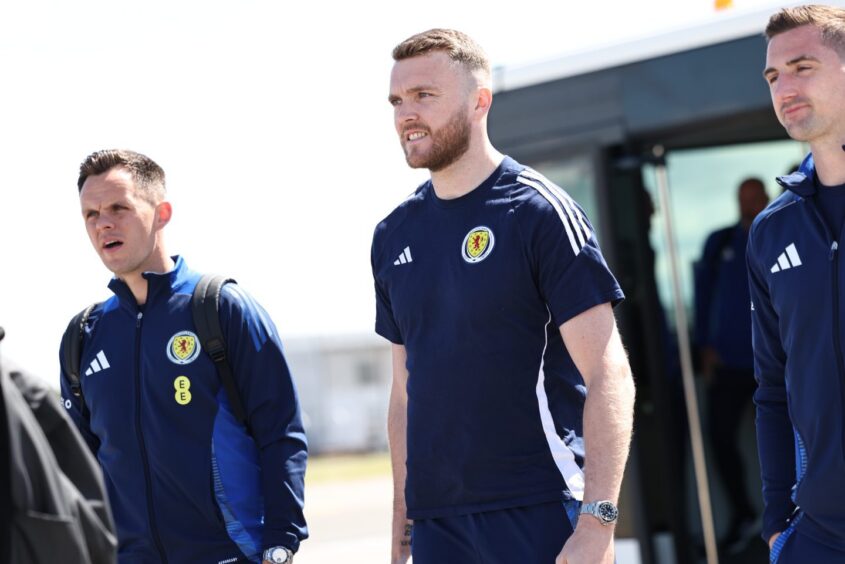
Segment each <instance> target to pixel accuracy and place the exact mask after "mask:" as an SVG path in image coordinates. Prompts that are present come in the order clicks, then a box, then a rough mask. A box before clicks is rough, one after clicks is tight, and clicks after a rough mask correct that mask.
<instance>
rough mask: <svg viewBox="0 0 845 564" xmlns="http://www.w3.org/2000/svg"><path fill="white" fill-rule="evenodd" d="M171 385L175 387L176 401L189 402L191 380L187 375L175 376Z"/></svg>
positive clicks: (186, 403) (180, 402) (183, 403)
mask: <svg viewBox="0 0 845 564" xmlns="http://www.w3.org/2000/svg"><path fill="white" fill-rule="evenodd" d="M173 387H174V388H176V403H178V404H179V405H188V404H189V403H191V381H190V380H188V377H187V376H177V377H176V379H175V380H173Z"/></svg>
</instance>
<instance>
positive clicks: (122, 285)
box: [109, 255, 190, 308]
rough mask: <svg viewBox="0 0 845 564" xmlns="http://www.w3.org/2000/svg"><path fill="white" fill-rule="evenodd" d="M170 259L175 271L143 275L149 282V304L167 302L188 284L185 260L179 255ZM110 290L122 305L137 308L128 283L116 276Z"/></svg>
mask: <svg viewBox="0 0 845 564" xmlns="http://www.w3.org/2000/svg"><path fill="white" fill-rule="evenodd" d="M170 258H172V259H173V262H174V263H175V266H174V267H173V270H171V271H169V272H162V273H158V272H144V273H143V274H142V276H143V277H144V278H145V279H146V280H147V304H150V303H154V302H155V301H157V300H160V299H164V300H166V299H167V298H168V297H170V296H171V295H172V294H174V293H176V292H177V291H178V290H179V289H180V288H181V287H182V286H184V285H185V284H186V283H187V282H188V278H189V276H190V271H189V270H188V266H187V265H186V264H185V260H184V259H183V258H182V257H181V256H179V255H175V256H173V257H170ZM109 289H110V290H111V291H112V292H114V295H115V296H117V297H118V299H119V300H120V301H121V303H123V304H128V305H131V306H133V307H135V308H137V306H138V304H137V302H136V301H135V296H134V295H133V294H132V290H130V289H129V286H127V285H126V282H124V281H123V280H121V279H120V278H118V277H117V276H115V277H114V278H112V279H111V281H110V282H109Z"/></svg>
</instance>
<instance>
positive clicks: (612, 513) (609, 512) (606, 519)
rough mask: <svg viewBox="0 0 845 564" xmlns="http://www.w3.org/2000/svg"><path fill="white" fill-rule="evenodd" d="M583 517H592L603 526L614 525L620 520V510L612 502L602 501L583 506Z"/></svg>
mask: <svg viewBox="0 0 845 564" xmlns="http://www.w3.org/2000/svg"><path fill="white" fill-rule="evenodd" d="M581 515H592V516H593V517H595V518H596V519H598V520H599V523H601V524H602V525H612V524H614V523H616V520H617V519H618V518H619V510H618V509H617V508H616V506H615V505H614V504H613V502H611V501H607V500H601V501H594V502H593V503H585V504H584V505H582V506H581Z"/></svg>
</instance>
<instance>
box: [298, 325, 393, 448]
mask: <svg viewBox="0 0 845 564" xmlns="http://www.w3.org/2000/svg"><path fill="white" fill-rule="evenodd" d="M285 357H286V358H287V361H288V364H289V365H290V370H291V373H292V374H293V377H294V380H295V382H296V387H297V390H298V392H299V396H300V404H301V406H302V410H303V413H304V417H303V418H304V424H305V432H306V434H307V436H308V449H309V451H310V452H311V453H313V454H320V453H338V452H370V451H380V450H387V400H388V395H389V393H390V378H391V357H390V345H389V344H388V343H387V342H386V341H385V340H384V339H382V338H381V337H378V336H377V335H376V334H375V333H373V334H372V335H357V336H351V335H347V336H332V337H318V338H311V339H289V340H287V341H286V342H285Z"/></svg>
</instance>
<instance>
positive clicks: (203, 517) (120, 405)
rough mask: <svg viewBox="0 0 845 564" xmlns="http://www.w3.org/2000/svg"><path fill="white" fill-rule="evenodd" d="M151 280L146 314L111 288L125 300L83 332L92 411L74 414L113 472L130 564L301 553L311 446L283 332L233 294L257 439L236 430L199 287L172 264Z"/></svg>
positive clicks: (124, 559) (72, 402) (236, 342)
mask: <svg viewBox="0 0 845 564" xmlns="http://www.w3.org/2000/svg"><path fill="white" fill-rule="evenodd" d="M174 258H175V260H176V267H175V269H174V270H172V271H171V272H168V273H165V274H152V273H145V274H144V277H145V278H146V279H147V281H148V284H149V290H148V294H147V303H146V304H144V305H143V306H141V307H139V306H138V304H137V302H136V301H135V299H134V297H133V295H132V293H131V292H130V290H129V287H128V286H126V284H124V283H123V282H122V281H121V280H119V279H117V278H114V279H112V281H111V283H110V284H109V287H110V288H111V290H112V291H113V292H114V294H115V295H114V296H113V297H112V298H111V299H109V300H107V301H106V302H104V303H103V304H101V305H99V306H97V307H96V308H95V309H94V310H93V312H92V314H91V317H90V320H89V322H88V324H87V326H86V328H85V337H84V343H83V352H82V361H81V363H80V367H81V369H80V371H81V373H82V374H81V375H80V376H81V380H82V392H83V397H84V403H85V405H83V404H82V402H81V401H80V399H79V398H77V397H75V396H73V395H72V394H71V393H70V385H69V381H68V379H67V376H66V374H64V373H62V379H61V385H62V396H63V400H64V405H65V407H66V408H67V410H68V411H69V413H70V415H71V417H72V418H73V420H74V422H75V423H76V424H77V426H78V427H79V429H80V430H81V431H82V434H83V436H84V438H85V439H86V441H87V442H88V444H89V446H90V447H91V450H92V451H93V452H94V454H95V455H96V456H97V458H98V459H99V461H100V464H101V465H102V468H103V473H104V476H105V479H106V484H107V486H108V493H109V498H110V500H111V503H112V509H113V511H114V517H115V522H116V524H117V529H118V538H119V543H120V544H119V550H118V556H119V560H120V563H121V564H152V563H165V562H166V563H169V564H182V563H187V562H191V563H194V562H196V563H208V564H218V563H223V562H225V563H227V564H229V563H232V562H260V560H261V558H260V557H261V552H262V550H263V549H264V548H267V547H270V546H276V545H282V546H286V547H288V548H290V549H291V550H294V551H295V550H297V548H298V547H299V541H300V540H302V539H304V538H305V537H306V536H307V532H306V526H305V519H304V517H303V513H302V507H303V479H304V475H305V463H306V456H307V454H306V442H305V435H304V433H303V429H302V422H301V417H300V409H299V402H298V400H297V395H296V391H295V389H294V386H293V382H292V380H291V377H290V373H289V372H288V368H287V365H286V363H285V359H284V356H283V354H282V346H281V342H280V341H279V336H278V333H277V332H276V328H275V327H274V326H273V323H272V321H270V318H269V316H268V315H267V313H266V312H265V311H264V310H263V309H262V308H261V307H260V306H259V305H258V304H257V303H256V302H255V301H253V300H252V298H250V297H249V296H248V295H247V294H245V293H244V292H243V290H241V289H240V288H239V287H238V286H237V285H235V284H227V285H226V286H225V287H224V288H223V291H222V293H221V297H220V309H221V312H220V321H221V325H222V327H223V333H224V336H225V337H226V344H227V352H228V358H229V362H230V364H231V365H232V370H233V372H234V377H235V381H236V384H237V387H238V391H239V392H240V396H241V401H242V402H243V404H244V409H245V411H246V414H247V419H248V422H249V426H250V429H251V432H252V435H253V436H250V435H249V434H248V433H247V431H246V430H245V429H244V427H243V426H242V425H240V424H239V423H238V422H237V421H236V420H235V418H234V416H233V415H232V413H231V409H230V407H229V402H228V399H227V396H226V393H225V391H224V389H223V387H222V385H221V382H220V378H219V376H218V374H217V370H216V368H215V366H214V364H213V362H212V360H211V358H210V357H209V356H208V355H207V354H205V352H204V351H203V350H202V347H201V344H200V342H199V339H198V338H197V336H196V330H195V329H194V325H193V318H192V315H191V293H192V292H193V290H194V286H196V284H197V282H198V281H199V278H200V275H199V274H198V273H195V272H193V271H190V270H188V268H187V267H186V266H185V263H184V261H183V260H182V259H181V258H179V257H174Z"/></svg>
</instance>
